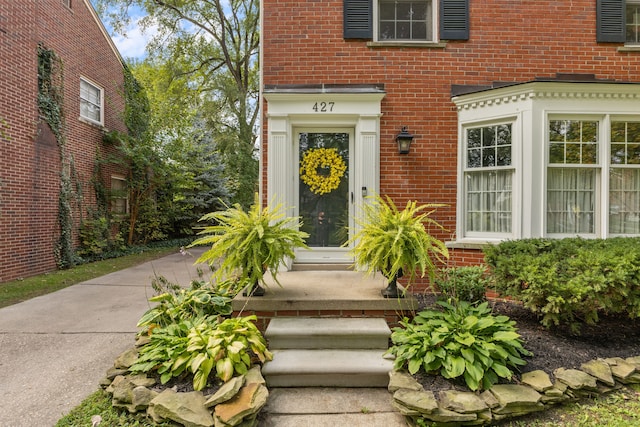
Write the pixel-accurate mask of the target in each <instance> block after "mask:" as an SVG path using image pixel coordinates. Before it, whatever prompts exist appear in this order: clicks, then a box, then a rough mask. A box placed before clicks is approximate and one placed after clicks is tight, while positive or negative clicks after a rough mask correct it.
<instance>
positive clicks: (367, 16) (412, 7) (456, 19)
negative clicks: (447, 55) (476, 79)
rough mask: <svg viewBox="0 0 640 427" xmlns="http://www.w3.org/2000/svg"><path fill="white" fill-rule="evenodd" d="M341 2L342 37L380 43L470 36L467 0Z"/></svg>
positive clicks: (347, 0)
mask: <svg viewBox="0 0 640 427" xmlns="http://www.w3.org/2000/svg"><path fill="white" fill-rule="evenodd" d="M343 6H344V38H345V39H366V40H375V41H379V42H381V43H384V42H395V43H398V42H428V43H434V42H438V41H441V40H467V39H469V0H343ZM374 27H375V35H374Z"/></svg>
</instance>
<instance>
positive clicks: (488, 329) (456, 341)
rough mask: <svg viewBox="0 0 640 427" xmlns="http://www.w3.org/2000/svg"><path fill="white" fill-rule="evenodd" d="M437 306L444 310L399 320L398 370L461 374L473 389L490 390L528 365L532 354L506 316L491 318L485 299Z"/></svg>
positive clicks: (393, 349) (394, 351)
mask: <svg viewBox="0 0 640 427" xmlns="http://www.w3.org/2000/svg"><path fill="white" fill-rule="evenodd" d="M437 304H439V305H441V306H442V307H443V308H444V311H437V310H425V311H422V312H420V313H418V314H417V315H416V317H415V318H414V319H413V320H412V321H408V320H407V319H405V320H404V321H402V322H400V324H401V326H402V328H394V330H393V333H392V334H391V341H392V343H393V346H392V347H391V348H390V349H389V350H388V353H390V354H393V355H394V356H395V357H396V359H395V362H394V363H395V367H396V369H399V368H403V367H405V366H406V367H407V369H408V370H409V373H411V374H415V373H417V372H418V371H420V370H423V371H425V372H427V373H439V374H440V375H442V376H443V377H445V378H459V377H462V378H463V379H464V381H465V383H466V384H467V387H469V388H470V389H471V390H478V389H479V388H484V389H488V388H489V387H491V386H492V385H493V384H495V383H496V382H497V381H498V379H499V378H506V379H511V377H512V375H513V372H512V371H511V368H517V367H518V366H522V365H525V361H524V360H523V359H522V358H521V355H525V356H528V355H531V353H530V352H529V351H527V350H526V349H525V348H524V347H522V343H521V340H520V335H519V334H518V333H517V332H516V328H515V326H514V325H515V322H513V321H511V320H509V318H508V317H507V316H493V315H492V314H491V309H489V307H488V304H487V302H484V303H482V304H480V305H478V306H473V305H471V304H470V303H468V302H466V301H461V302H459V303H458V304H457V305H451V304H449V303H447V302H444V301H438V302H437Z"/></svg>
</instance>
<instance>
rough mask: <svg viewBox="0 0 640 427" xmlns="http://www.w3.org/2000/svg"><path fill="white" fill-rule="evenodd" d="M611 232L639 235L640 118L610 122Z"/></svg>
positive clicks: (611, 233) (612, 233)
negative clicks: (637, 119) (638, 119)
mask: <svg viewBox="0 0 640 427" xmlns="http://www.w3.org/2000/svg"><path fill="white" fill-rule="evenodd" d="M609 163H610V168H609V234H610V235H627V234H632V235H638V234H640V121H618V120H615V119H614V120H612V121H611V146H610V149H609Z"/></svg>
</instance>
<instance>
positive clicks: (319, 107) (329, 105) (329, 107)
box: [312, 102, 335, 113]
mask: <svg viewBox="0 0 640 427" xmlns="http://www.w3.org/2000/svg"><path fill="white" fill-rule="evenodd" d="M334 105H335V102H316V103H315V104H313V108H312V110H313V111H315V112H316V113H330V112H332V111H333V106H334Z"/></svg>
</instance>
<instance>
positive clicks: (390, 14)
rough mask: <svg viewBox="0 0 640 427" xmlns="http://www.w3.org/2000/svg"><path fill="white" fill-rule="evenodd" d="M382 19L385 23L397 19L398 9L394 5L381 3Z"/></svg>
mask: <svg viewBox="0 0 640 427" xmlns="http://www.w3.org/2000/svg"><path fill="white" fill-rule="evenodd" d="M380 19H383V20H385V21H393V20H395V19H396V8H395V6H394V4H393V3H386V2H380Z"/></svg>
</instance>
